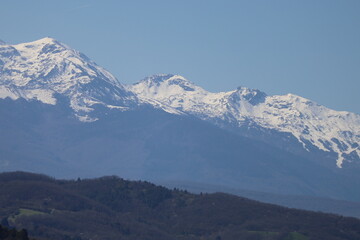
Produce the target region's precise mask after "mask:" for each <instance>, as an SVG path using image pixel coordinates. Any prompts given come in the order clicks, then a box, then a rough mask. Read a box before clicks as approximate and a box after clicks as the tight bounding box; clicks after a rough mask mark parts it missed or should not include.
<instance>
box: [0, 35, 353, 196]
mask: <svg viewBox="0 0 360 240" xmlns="http://www.w3.org/2000/svg"><path fill="white" fill-rule="evenodd" d="M329 119H330V120H329ZM358 119H359V116H358V115H355V114H351V113H341V112H340V113H339V112H335V111H332V110H329V109H326V108H324V107H322V106H319V105H316V104H315V103H312V102H311V101H308V100H306V99H303V98H301V97H297V96H292V95H289V96H267V95H266V94H264V93H262V92H260V91H258V90H250V89H246V88H239V89H237V90H235V91H230V92H225V93H209V92H207V91H205V90H204V89H202V88H200V87H198V86H195V85H194V84H193V83H191V82H189V81H188V80H186V79H185V78H183V77H181V76H178V75H157V76H153V77H149V78H147V79H145V80H143V81H141V82H140V83H138V84H135V85H133V86H123V85H122V84H121V83H119V82H118V81H117V80H116V79H115V77H113V76H112V75H111V74H110V73H108V72H107V71H105V70H104V69H103V68H101V67H99V66H97V65H96V64H95V63H94V62H93V61H91V60H90V59H88V58H87V57H85V56H84V55H83V54H81V53H79V52H77V51H76V50H73V49H71V48H69V47H68V46H66V45H64V44H62V43H59V42H57V41H56V40H54V39H51V38H45V39H41V40H38V41H35V42H31V43H24V44H18V45H7V44H4V45H1V46H0V153H1V155H0V171H10V170H25V171H34V172H41V173H46V174H51V175H53V176H57V177H64V178H68V177H78V176H81V177H84V176H86V177H96V176H100V175H109V174H120V175H122V176H124V177H127V178H131V179H149V180H159V181H168V180H169V181H170V180H172V181H189V182H199V183H205V184H206V183H208V184H219V182H220V183H221V184H222V185H224V186H226V187H230V188H236V189H248V190H256V191H264V192H275V193H281V194H301V195H312V196H323V197H333V198H339V199H345V200H354V201H360V189H359V188H357V182H359V181H360V176H359V174H358V172H359V169H360V164H359V161H358V162H357V160H358V149H359V146H358V145H357V144H358V142H359V141H358V139H359V132H358V128H359V123H358ZM79 120H80V121H79ZM214 123H215V124H216V125H217V126H215V125H214ZM218 126H220V127H221V128H219V127H218ZM224 129H225V130H224ZM333 135H334V136H335V137H336V138H335V137H334V138H333ZM336 139H337V140H336ZM326 141H328V144H326ZM320 143H324V144H325V145H326V146H328V151H329V152H326V151H323V150H325V149H323V150H319V147H318V145H319V144H320ZM335 143H337V144H335ZM325 145H324V148H325ZM350 145H351V146H350ZM319 146H320V145H319ZM339 146H342V148H340V147H339ZM306 149H307V150H309V151H306ZM320 149H322V148H320ZM328 153H329V154H328ZM347 154H348V155H347ZM341 157H343V158H344V159H346V161H344V160H343V159H342V158H341ZM336 159H338V162H337V163H338V167H337V166H336V164H335V163H336ZM350 161H352V162H350ZM340 167H342V168H340Z"/></svg>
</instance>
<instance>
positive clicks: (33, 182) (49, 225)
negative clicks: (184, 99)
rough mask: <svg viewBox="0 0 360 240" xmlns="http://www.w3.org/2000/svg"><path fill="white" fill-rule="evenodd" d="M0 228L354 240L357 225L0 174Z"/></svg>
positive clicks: (97, 234)
mask: <svg viewBox="0 0 360 240" xmlns="http://www.w3.org/2000/svg"><path fill="white" fill-rule="evenodd" d="M0 189H1V192H2V193H1V194H0V206H1V208H0V220H1V224H2V225H7V226H12V227H17V228H18V229H21V228H26V229H27V230H28V232H29V235H30V236H31V237H36V238H38V239H55V240H56V239H59V240H60V239H125V240H127V239H129V240H130V239H131V240H132V239H134V240H135V239H141V240H152V239H154V240H155V239H156V240H162V239H164V240H165V239H166V240H168V239H178V240H185V239H186V240H192V239H194V240H195V239H198V240H200V239H213V240H225V239H249V240H251V239H254V240H255V239H259V240H272V239H279V240H280V239H282V240H313V239H327V240H340V239H349V240H351V239H354V240H355V239H360V221H359V220H357V219H355V218H346V217H342V216H337V215H331V214H323V213H315V212H309V211H302V210H293V209H288V208H284V207H279V206H275V205H271V204H264V203H260V202H256V201H252V200H249V199H246V198H241V197H236V196H232V195H228V194H222V193H215V194H199V195H196V194H190V193H187V192H185V191H180V190H176V189H174V190H169V189H166V188H164V187H160V186H156V185H154V184H151V183H148V182H140V181H138V182H135V181H126V180H123V179H121V178H118V177H102V178H97V179H87V180H81V179H78V180H74V181H69V180H55V179H52V178H49V177H47V176H43V175H36V174H30V173H20V172H17V173H3V174H0Z"/></svg>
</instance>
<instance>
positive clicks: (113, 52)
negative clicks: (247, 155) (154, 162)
mask: <svg viewBox="0 0 360 240" xmlns="http://www.w3.org/2000/svg"><path fill="white" fill-rule="evenodd" d="M0 30H1V31H0V39H2V40H4V41H5V42H8V43H20V42H28V41H33V40H36V39H39V38H42V37H46V36H50V37H53V38H56V39H57V40H59V41H61V42H64V43H66V44H68V45H69V46H71V47H73V48H75V49H77V50H79V51H81V52H83V53H85V54H86V55H87V56H89V57H90V58H92V59H93V60H94V61H95V62H97V63H98V64H99V65H101V66H103V67H105V68H106V69H108V70H109V71H110V72H112V73H113V74H114V75H115V76H116V77H117V78H118V79H119V80H120V81H121V82H123V83H134V82H136V81H139V80H141V79H142V78H144V77H145V76H148V75H152V74H155V73H176V74H180V75H183V76H185V77H186V78H188V79H189V80H191V81H193V82H194V83H196V84H197V85H200V86H202V87H203V88H205V89H207V90H209V91H227V90H232V89H235V88H236V87H238V86H246V87H250V88H258V89H260V90H262V91H264V92H266V93H268V94H286V93H294V94H297V95H301V96H303V97H306V98H309V99H312V100H314V101H316V102H318V103H320V104H322V105H325V106H327V107H330V108H333V109H336V110H347V111H352V112H356V113H360V1H359V0H337V1H333V0H301V1H300V0H297V1H295V0H283V1H277V0H273V1H270V0H263V1H260V0H247V1H241V0H237V1H231V0H228V1H227V0H217V1H211V0H204V1H202V0H143V1H140V0H128V1H121V0H117V1H116V0H114V1H110V0H109V1H106V0H102V1H92V0H71V1H70V0H68V1H67V0H63V1H55V0H42V1H40V0H32V1H29V0H23V1H19V0H0Z"/></svg>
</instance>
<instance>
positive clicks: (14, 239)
mask: <svg viewBox="0 0 360 240" xmlns="http://www.w3.org/2000/svg"><path fill="white" fill-rule="evenodd" d="M0 240H29V237H28V234H27V232H26V230H25V229H22V230H20V231H17V230H16V229H9V228H7V227H3V226H1V225H0Z"/></svg>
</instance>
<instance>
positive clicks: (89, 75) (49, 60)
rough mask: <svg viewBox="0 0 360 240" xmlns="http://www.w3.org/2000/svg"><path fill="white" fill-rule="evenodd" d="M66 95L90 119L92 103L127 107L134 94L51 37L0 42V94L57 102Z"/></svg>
mask: <svg viewBox="0 0 360 240" xmlns="http://www.w3.org/2000/svg"><path fill="white" fill-rule="evenodd" d="M56 94H60V95H63V96H66V97H68V98H69V100H70V105H71V107H72V108H73V109H74V110H75V112H76V114H77V116H78V117H79V119H80V120H83V121H93V120H96V119H92V118H90V117H89V116H88V115H87V113H89V112H91V111H92V110H93V108H92V106H93V105H95V104H101V105H104V106H107V107H109V108H117V109H120V110H124V109H127V107H128V105H130V104H131V103H132V102H134V101H136V97H135V96H134V95H133V94H132V93H129V92H128V91H126V90H125V89H124V87H123V86H122V85H121V84H120V83H119V82H118V80H117V79H116V78H115V77H114V76H113V75H112V74H110V73H109V72H107V71H106V70H105V69H103V68H102V67H100V66H98V65H97V64H96V63H94V62H93V61H91V60H90V59H89V58H87V57H86V56H85V55H83V54H82V53H80V52H78V51H76V50H73V49H71V48H70V47H68V46H66V45H65V44H62V43H60V42H58V41H56V40H54V39H52V38H43V39H40V40H37V41H34V42H29V43H22V44H17V45H6V44H5V45H0V98H6V97H10V98H12V99H17V98H19V97H21V98H25V99H27V100H30V99H37V100H39V101H41V102H43V103H46V104H53V105H54V104H56V102H57V99H56Z"/></svg>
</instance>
